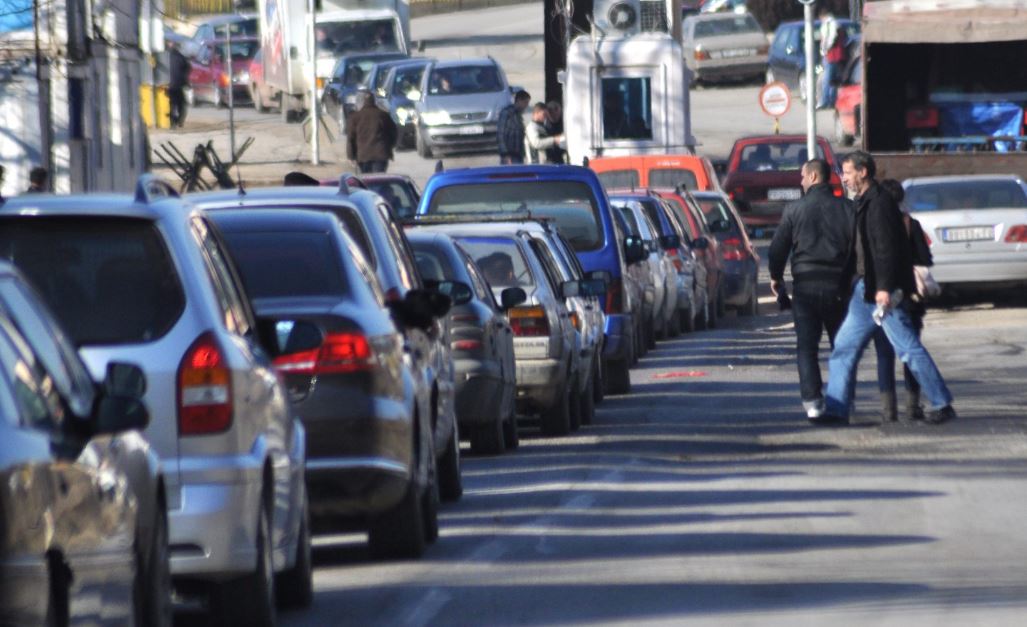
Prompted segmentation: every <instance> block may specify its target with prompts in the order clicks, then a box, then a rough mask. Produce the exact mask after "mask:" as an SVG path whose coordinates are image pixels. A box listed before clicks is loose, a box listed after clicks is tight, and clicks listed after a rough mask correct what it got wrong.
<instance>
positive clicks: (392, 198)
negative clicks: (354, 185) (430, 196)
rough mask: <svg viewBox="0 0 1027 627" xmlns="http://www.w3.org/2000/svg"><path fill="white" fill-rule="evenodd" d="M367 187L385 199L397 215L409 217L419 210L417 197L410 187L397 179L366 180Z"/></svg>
mask: <svg viewBox="0 0 1027 627" xmlns="http://www.w3.org/2000/svg"><path fill="white" fill-rule="evenodd" d="M365 183H366V184H367V187H368V188H369V189H370V190H371V191H373V192H375V193H376V194H378V195H379V196H381V197H382V198H384V199H385V202H387V203H389V206H390V207H392V210H393V211H394V212H396V215H397V216H399V217H401V218H409V217H411V216H413V215H414V214H415V213H416V212H417V199H416V198H414V195H413V194H412V193H411V192H410V188H409V187H407V186H406V185H403V184H402V183H397V182H395V181H365Z"/></svg>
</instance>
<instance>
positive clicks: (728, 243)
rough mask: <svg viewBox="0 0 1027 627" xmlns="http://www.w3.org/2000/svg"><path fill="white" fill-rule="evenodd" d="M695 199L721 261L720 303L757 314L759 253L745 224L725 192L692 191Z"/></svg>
mask: <svg viewBox="0 0 1027 627" xmlns="http://www.w3.org/2000/svg"><path fill="white" fill-rule="evenodd" d="M692 196H693V197H694V198H695V201H696V202H697V203H698V204H699V208H700V209H702V212H703V215H705V216H706V223H707V224H709V225H710V232H712V233H713V236H714V237H716V238H717V241H718V242H719V243H720V256H721V258H722V259H723V260H724V303H725V304H726V305H727V306H730V307H734V308H735V309H737V310H738V313H739V315H742V316H755V315H756V314H758V313H759V293H758V292H759V285H758V283H759V280H758V279H759V272H760V256H759V253H757V252H756V247H755V246H753V245H752V241H750V240H749V235H748V233H746V232H745V224H744V223H743V222H742V217H741V216H740V215H739V214H738V210H737V209H735V207H734V205H733V204H732V203H731V199H730V198H728V197H727V195H726V194H723V193H719V192H695V193H694V194H692Z"/></svg>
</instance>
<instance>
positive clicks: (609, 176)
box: [596, 170, 639, 189]
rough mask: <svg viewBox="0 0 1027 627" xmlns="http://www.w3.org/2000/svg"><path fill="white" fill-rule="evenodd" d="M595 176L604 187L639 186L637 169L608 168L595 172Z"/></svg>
mask: <svg viewBox="0 0 1027 627" xmlns="http://www.w3.org/2000/svg"><path fill="white" fill-rule="evenodd" d="M596 176H598V177H599V182H600V183H602V184H603V187H605V188H606V189H635V188H637V187H638V186H639V178H638V170H609V171H607V172H597V173H596Z"/></svg>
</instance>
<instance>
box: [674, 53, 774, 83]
mask: <svg viewBox="0 0 1027 627" xmlns="http://www.w3.org/2000/svg"><path fill="white" fill-rule="evenodd" d="M766 70H767V58H766V57H744V58H739V59H714V60H711V61H699V62H697V63H696V65H695V67H694V68H693V69H692V71H693V72H695V75H696V78H698V79H700V80H703V79H706V80H717V79H731V78H739V77H748V76H763V74H764V73H765V72H766Z"/></svg>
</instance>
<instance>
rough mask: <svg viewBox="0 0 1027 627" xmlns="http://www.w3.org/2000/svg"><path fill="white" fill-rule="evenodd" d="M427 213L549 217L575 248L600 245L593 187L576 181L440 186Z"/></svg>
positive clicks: (580, 248) (600, 238)
mask: <svg viewBox="0 0 1027 627" xmlns="http://www.w3.org/2000/svg"><path fill="white" fill-rule="evenodd" d="M428 213H430V214H437V213H438V214H467V213H485V214H497V215H502V214H510V215H517V216H528V215H530V216H532V217H536V218H549V219H551V220H552V221H553V223H554V224H556V228H557V230H559V231H560V234H562V235H563V236H564V238H565V239H566V240H567V241H568V242H570V244H571V246H573V247H574V250H575V251H578V252H582V251H588V250H596V249H598V248H599V247H600V246H602V244H603V239H604V238H603V230H602V226H601V223H600V221H599V209H598V207H597V206H596V200H595V195H594V194H593V193H592V188H591V187H589V186H588V185H587V184H585V183H582V182H578V181H516V182H502V181H491V182H488V183H474V184H470V185H450V186H448V187H441V188H439V189H438V190H437V191H436V192H435V194H434V195H432V197H431V202H430V204H429V206H428Z"/></svg>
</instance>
